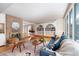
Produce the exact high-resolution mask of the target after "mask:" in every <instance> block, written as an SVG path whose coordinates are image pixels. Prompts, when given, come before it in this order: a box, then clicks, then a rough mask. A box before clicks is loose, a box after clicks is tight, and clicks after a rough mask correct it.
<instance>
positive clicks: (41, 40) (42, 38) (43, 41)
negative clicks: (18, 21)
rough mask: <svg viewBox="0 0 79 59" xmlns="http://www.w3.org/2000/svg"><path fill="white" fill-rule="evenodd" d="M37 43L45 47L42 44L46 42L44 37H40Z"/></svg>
mask: <svg viewBox="0 0 79 59" xmlns="http://www.w3.org/2000/svg"><path fill="white" fill-rule="evenodd" d="M39 41H40V42H41V43H43V46H45V44H44V43H45V42H46V41H45V38H44V37H41V38H40V39H39Z"/></svg>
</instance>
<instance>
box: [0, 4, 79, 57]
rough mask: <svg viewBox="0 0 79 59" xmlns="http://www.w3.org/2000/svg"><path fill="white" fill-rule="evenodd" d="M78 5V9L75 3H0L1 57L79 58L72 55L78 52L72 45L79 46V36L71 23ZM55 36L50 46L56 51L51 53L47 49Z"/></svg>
mask: <svg viewBox="0 0 79 59" xmlns="http://www.w3.org/2000/svg"><path fill="white" fill-rule="evenodd" d="M77 6H78V7H79V5H78V4H76V3H0V12H1V13H0V55H1V56H50V55H51V56H75V55H79V54H78V53H77V54H75V53H76V52H79V51H77V49H79V48H75V47H74V46H75V44H77V45H76V46H79V44H78V42H79V41H78V36H77V35H78V33H76V32H75V27H74V26H75V25H74V22H73V21H74V20H72V19H74V16H75V12H76V10H77V8H78V7H77ZM75 7H76V10H75V12H74V14H73V12H72V11H73V8H74V9H75ZM76 14H77V13H76ZM69 19H70V20H69ZM77 24H78V23H77ZM76 29H78V28H76ZM74 33H75V34H76V36H74V35H75V34H74ZM55 35H57V36H56V37H55V39H56V41H55V42H54V44H55V45H54V47H53V48H55V49H54V50H53V51H52V49H48V48H47V47H46V46H48V45H49V44H50V42H51V46H52V44H53V41H51V40H52V39H53V37H54V36H55ZM63 35H64V36H65V37H64V36H63ZM63 37H64V38H65V40H64V38H63ZM68 39H69V40H68ZM66 40H67V41H66ZM63 42H64V43H63ZM73 43H74V44H73ZM56 44H57V45H56ZM64 44H65V45H64ZM68 44H70V45H68ZM63 45H64V47H63ZM55 46H56V47H55ZM71 46H72V47H71ZM42 47H45V48H44V49H45V50H47V51H48V52H46V51H41V50H43V49H42ZM59 47H60V48H59ZM66 47H67V48H66ZM73 48H75V49H76V50H73ZM63 49H64V50H65V51H63ZM68 49H69V50H68ZM50 50H51V51H50ZM73 51H74V52H73ZM75 51H76V52H75ZM51 52H52V53H51Z"/></svg>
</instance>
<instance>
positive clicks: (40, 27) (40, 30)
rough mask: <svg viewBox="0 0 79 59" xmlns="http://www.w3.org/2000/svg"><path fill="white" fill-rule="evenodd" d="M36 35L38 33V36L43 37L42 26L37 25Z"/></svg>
mask: <svg viewBox="0 0 79 59" xmlns="http://www.w3.org/2000/svg"><path fill="white" fill-rule="evenodd" d="M37 33H38V34H39V35H44V28H43V26H42V25H39V26H38V27H37Z"/></svg>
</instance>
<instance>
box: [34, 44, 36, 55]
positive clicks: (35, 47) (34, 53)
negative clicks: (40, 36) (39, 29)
mask: <svg viewBox="0 0 79 59" xmlns="http://www.w3.org/2000/svg"><path fill="white" fill-rule="evenodd" d="M35 53H36V45H35V47H34V54H35Z"/></svg>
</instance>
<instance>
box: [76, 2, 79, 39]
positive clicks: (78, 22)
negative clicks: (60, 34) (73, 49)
mask: <svg viewBox="0 0 79 59" xmlns="http://www.w3.org/2000/svg"><path fill="white" fill-rule="evenodd" d="M75 13H76V14H75V15H76V17H75V18H76V20H75V40H79V3H77V4H75Z"/></svg>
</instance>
